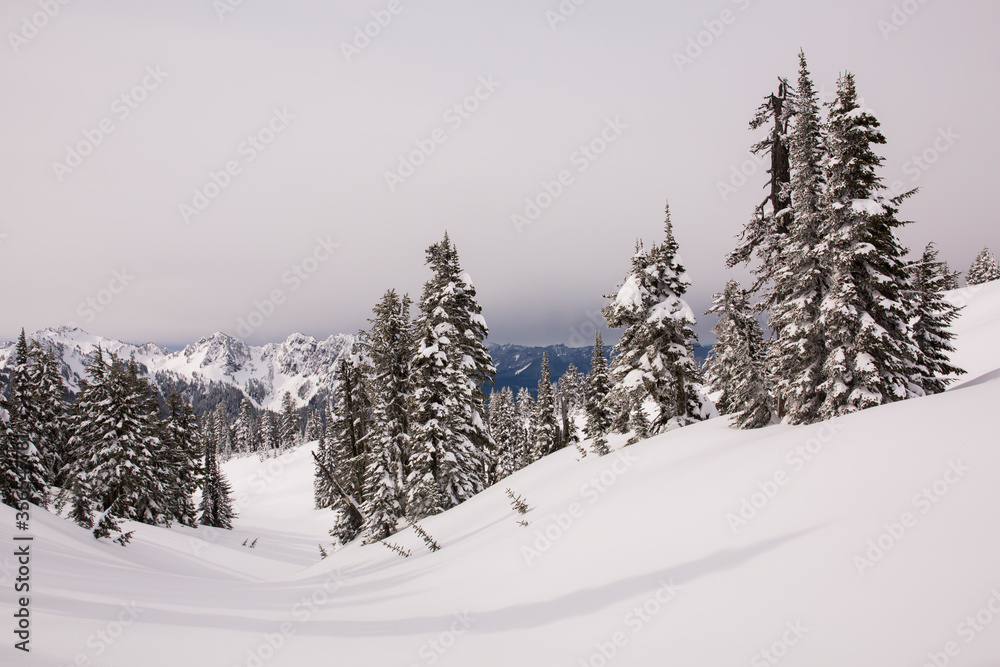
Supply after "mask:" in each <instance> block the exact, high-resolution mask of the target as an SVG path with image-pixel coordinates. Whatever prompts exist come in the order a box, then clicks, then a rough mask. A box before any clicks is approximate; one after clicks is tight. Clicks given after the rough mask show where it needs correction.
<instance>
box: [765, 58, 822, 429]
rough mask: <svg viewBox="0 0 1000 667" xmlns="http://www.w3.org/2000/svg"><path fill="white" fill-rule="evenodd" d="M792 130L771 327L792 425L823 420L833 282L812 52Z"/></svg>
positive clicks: (775, 370) (773, 365) (780, 399)
mask: <svg viewBox="0 0 1000 667" xmlns="http://www.w3.org/2000/svg"><path fill="white" fill-rule="evenodd" d="M792 109H793V113H794V117H793V119H792V123H791V131H790V134H789V153H790V157H789V163H790V166H791V181H790V183H789V192H790V195H791V202H792V213H793V215H792V218H791V220H790V221H789V223H788V233H787V235H786V236H785V238H784V242H783V247H782V252H781V258H782V259H781V264H780V266H778V267H776V270H775V271H774V272H773V274H772V276H771V278H772V281H773V283H774V286H773V292H774V294H775V296H776V299H775V303H774V307H773V309H772V311H771V318H770V326H771V328H772V329H773V330H774V332H775V341H774V343H773V344H772V345H770V346H769V347H768V367H769V368H770V369H771V371H772V377H774V378H775V387H774V393H775V394H776V395H777V403H778V413H779V417H782V416H785V415H787V418H788V420H789V421H790V422H791V423H796V424H801V423H809V422H813V421H815V420H817V419H819V418H820V411H821V407H822V404H823V394H822V393H821V391H820V388H819V387H820V384H821V383H822V382H823V363H824V361H825V360H826V348H825V341H824V338H823V332H822V330H821V327H820V314H821V311H820V306H821V304H822V302H823V298H824V296H825V295H826V288H827V286H826V279H825V275H824V267H823V265H822V263H821V257H820V247H819V246H820V240H821V239H820V232H821V229H822V226H823V222H824V207H823V191H824V181H823V169H822V163H823V159H824V148H823V133H822V122H821V118H820V110H819V101H818V98H817V95H816V90H815V87H814V86H813V82H812V77H811V76H810V74H809V68H808V65H807V64H806V58H805V54H803V53H801V52H800V53H799V78H798V85H797V88H796V92H795V97H794V101H793V104H792Z"/></svg>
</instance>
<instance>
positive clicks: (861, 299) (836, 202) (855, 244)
mask: <svg viewBox="0 0 1000 667" xmlns="http://www.w3.org/2000/svg"><path fill="white" fill-rule="evenodd" d="M878 128H879V121H878V120H877V119H876V118H875V116H874V115H872V113H871V112H870V111H868V110H867V109H862V108H861V107H860V106H859V104H858V96H857V90H856V88H855V83H854V76H853V75H852V74H845V75H843V76H842V77H841V78H840V80H839V81H838V83H837V97H836V99H835V101H834V102H833V103H832V104H831V105H830V113H829V119H828V122H827V131H826V145H827V158H826V161H825V163H824V171H825V179H824V180H825V181H826V190H825V193H824V197H823V208H824V215H823V220H822V223H821V228H820V236H821V238H822V244H821V245H820V246H819V247H818V256H819V258H820V263H821V266H822V267H823V273H824V275H825V276H826V278H827V287H826V293H825V295H824V297H823V300H822V303H821V306H820V321H819V324H820V330H821V333H822V336H823V339H824V340H825V346H826V352H825V360H824V363H823V366H822V382H820V383H819V386H818V390H819V392H820V394H821V395H822V396H823V398H824V400H823V404H822V408H821V410H820V413H819V415H818V416H819V417H820V418H824V419H826V418H831V417H835V416H838V415H842V414H845V413H849V412H854V411H856V410H863V409H865V408H868V407H872V406H875V405H882V404H885V403H891V402H893V401H899V400H903V399H906V398H910V397H912V396H915V395H920V394H922V393H923V392H922V389H921V388H920V385H919V378H918V377H916V376H917V372H916V370H915V368H916V366H915V363H916V358H917V356H918V354H919V351H918V350H917V348H916V346H915V344H914V343H913V340H912V338H911V336H910V330H909V321H910V312H909V307H908V304H907V303H906V292H907V288H908V283H909V275H908V271H907V265H906V263H905V262H904V259H903V257H904V255H905V254H906V250H905V249H904V248H903V247H902V246H901V245H900V243H899V241H898V240H897V239H896V235H895V229H896V228H898V227H900V226H901V225H902V223H901V222H900V221H899V220H898V219H897V218H896V208H895V201H889V200H887V199H886V198H885V197H884V196H883V195H882V192H883V191H884V190H885V186H884V185H883V184H882V180H881V178H880V177H879V176H878V174H877V173H876V170H877V169H878V167H880V166H881V164H882V158H881V157H879V156H878V155H877V154H876V153H875V151H874V149H873V146H874V145H875V144H884V143H885V137H884V136H883V135H882V133H881V131H880V130H879V129H878ZM803 414H805V413H803ZM812 418H815V416H813V417H812Z"/></svg>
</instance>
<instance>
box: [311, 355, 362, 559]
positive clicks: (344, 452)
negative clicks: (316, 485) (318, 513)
mask: <svg viewBox="0 0 1000 667" xmlns="http://www.w3.org/2000/svg"><path fill="white" fill-rule="evenodd" d="M330 426H331V432H330V433H329V434H328V438H327V440H328V454H329V456H330V460H329V461H323V464H324V465H326V466H327V468H329V469H330V471H331V472H332V473H333V474H335V475H337V476H338V480H337V481H338V482H339V483H340V485H341V487H342V488H343V490H344V492H346V493H347V494H348V495H349V496H350V497H351V499H352V500H353V501H354V503H356V504H357V505H359V506H360V505H361V504H362V503H363V502H364V495H363V494H364V491H365V471H366V469H367V466H368V459H369V450H370V446H371V443H370V435H371V428H372V424H371V400H370V398H369V396H368V393H367V391H366V388H365V383H364V373H363V368H362V364H361V359H360V357H359V356H358V354H357V352H356V350H352V351H351V352H350V353H348V354H345V355H344V356H342V357H341V358H340V361H339V362H338V366H337V384H336V386H335V388H334V406H333V421H332V423H331V425H330ZM331 491H332V495H331V498H330V504H329V506H330V507H333V508H334V509H337V510H339V511H340V512H339V515H338V518H337V523H336V524H335V525H334V528H333V529H332V530H331V531H330V534H331V535H333V536H335V537H337V538H338V539H339V540H340V541H341V542H342V543H347V542H350V541H351V540H353V539H354V538H355V537H357V536H358V533H360V532H361V530H362V527H363V526H362V525H361V523H360V521H359V519H358V517H357V516H356V515H355V514H354V513H353V512H350V511H348V510H347V506H346V504H345V499H344V498H343V497H342V496H341V495H339V493H337V492H334V489H332V488H331Z"/></svg>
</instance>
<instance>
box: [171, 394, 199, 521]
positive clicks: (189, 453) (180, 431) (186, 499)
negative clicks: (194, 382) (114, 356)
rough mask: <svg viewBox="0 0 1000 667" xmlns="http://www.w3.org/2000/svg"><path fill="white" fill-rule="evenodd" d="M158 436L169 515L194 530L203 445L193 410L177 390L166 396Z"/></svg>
mask: <svg viewBox="0 0 1000 667" xmlns="http://www.w3.org/2000/svg"><path fill="white" fill-rule="evenodd" d="M161 437H162V440H163V450H164V452H165V453H166V456H165V459H164V462H163V463H164V464H165V465H164V466H162V468H161V474H163V478H164V481H165V483H166V485H167V497H168V501H169V504H168V513H169V515H170V517H171V518H172V519H174V520H175V521H177V522H179V523H182V524H184V525H185V526H191V527H192V528H193V527H195V526H196V525H197V522H198V517H197V511H196V509H195V506H194V503H193V500H192V496H193V494H194V493H195V491H197V490H198V487H199V486H200V485H201V480H202V474H203V471H202V462H201V458H202V443H201V440H200V436H199V433H198V420H197V418H196V417H195V415H194V410H192V408H191V405H190V404H189V403H187V402H185V401H184V399H183V398H181V395H180V394H178V393H177V392H176V391H171V392H170V393H168V394H167V400H166V418H165V419H164V422H163V435H162V436H161Z"/></svg>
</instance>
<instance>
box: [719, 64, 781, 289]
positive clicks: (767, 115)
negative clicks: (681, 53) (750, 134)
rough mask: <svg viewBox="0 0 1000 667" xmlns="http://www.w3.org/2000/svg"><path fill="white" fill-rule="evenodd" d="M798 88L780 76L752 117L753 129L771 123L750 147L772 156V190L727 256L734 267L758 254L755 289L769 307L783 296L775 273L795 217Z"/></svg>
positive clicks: (765, 155) (767, 157)
mask: <svg viewBox="0 0 1000 667" xmlns="http://www.w3.org/2000/svg"><path fill="white" fill-rule="evenodd" d="M793 98H794V91H792V89H791V86H789V84H788V81H787V80H785V79H782V78H780V77H779V79H778V90H777V92H776V93H771V94H769V95H767V96H766V97H765V98H764V103H763V104H761V105H760V107H758V108H757V113H756V114H755V115H754V118H753V120H751V121H750V129H751V130H757V129H759V128H761V127H765V126H768V127H769V128H770V131H769V133H768V136H767V137H765V138H764V139H762V140H761V141H760V142H758V143H756V144H754V145H753V146H752V147H751V149H750V151H751V152H752V153H753V154H755V155H758V156H764V159H766V160H768V162H769V168H768V170H767V173H768V175H769V176H770V183H769V184H768V186H767V190H768V194H767V197H765V199H764V201H763V202H761V203H760V204H759V205H758V206H757V207H756V209H755V210H754V213H753V216H752V217H751V219H750V221H749V222H748V223H747V224H746V226H745V227H744V229H743V231H742V233H741V234H740V243H739V245H738V246H737V248H736V250H734V251H733V252H732V253H730V254H729V256H728V257H727V258H726V264H727V266H728V267H729V268H733V267H734V266H737V265H739V264H748V263H750V261H751V260H752V259H753V257H754V256H755V255H756V257H757V260H758V264H757V266H756V267H755V268H754V274H755V275H756V276H757V279H756V282H755V283H754V285H753V288H752V289H751V290H750V291H751V292H753V293H761V294H762V296H763V300H762V307H763V308H768V307H771V306H773V305H774V303H775V302H776V301H777V300H779V299H783V296H782V295H779V294H777V293H776V292H775V290H774V288H775V274H776V273H777V272H778V270H779V268H780V267H781V266H782V265H783V264H784V262H785V259H784V257H783V254H782V250H783V248H784V245H785V243H786V237H787V236H788V233H789V228H790V225H791V219H792V209H791V206H792V202H791V199H790V182H791V165H790V162H789V137H788V133H789V122H790V119H791V117H792V115H793V112H794V103H793Z"/></svg>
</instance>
